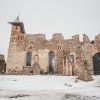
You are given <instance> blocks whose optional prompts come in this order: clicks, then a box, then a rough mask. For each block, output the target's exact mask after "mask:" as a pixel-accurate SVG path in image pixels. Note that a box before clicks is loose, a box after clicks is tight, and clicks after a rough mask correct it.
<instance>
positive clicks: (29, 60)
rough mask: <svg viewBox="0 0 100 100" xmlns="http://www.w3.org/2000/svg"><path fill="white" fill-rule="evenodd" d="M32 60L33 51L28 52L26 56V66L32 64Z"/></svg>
mask: <svg viewBox="0 0 100 100" xmlns="http://www.w3.org/2000/svg"><path fill="white" fill-rule="evenodd" d="M31 61H32V53H31V52H28V53H27V58H26V66H31Z"/></svg>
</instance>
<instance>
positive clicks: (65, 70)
mask: <svg viewBox="0 0 100 100" xmlns="http://www.w3.org/2000/svg"><path fill="white" fill-rule="evenodd" d="M9 23H10V24H11V25H12V29H11V38H10V44H9V50H8V59H7V73H8V74H59V75H79V76H82V75H88V74H90V75H91V74H100V35H98V36H96V37H95V40H94V41H92V42H91V41H90V40H89V38H88V36H87V35H86V34H84V35H83V42H81V41H80V40H79V36H78V35H75V36H72V38H71V39H64V37H63V35H62V34H61V33H54V34H53V36H52V38H51V39H50V40H47V39H46V38H45V35H44V34H26V33H25V29H24V24H23V22H20V20H19V17H17V18H16V20H15V21H13V22H9ZM80 73H83V74H80ZM85 73H87V74H85Z"/></svg>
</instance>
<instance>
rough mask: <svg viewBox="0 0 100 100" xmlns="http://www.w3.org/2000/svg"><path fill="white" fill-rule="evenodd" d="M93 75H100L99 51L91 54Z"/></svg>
mask: <svg viewBox="0 0 100 100" xmlns="http://www.w3.org/2000/svg"><path fill="white" fill-rule="evenodd" d="M93 67H94V75H100V52H98V53H96V54H95V55H94V56H93Z"/></svg>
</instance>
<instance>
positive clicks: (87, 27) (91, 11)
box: [0, 0, 100, 55]
mask: <svg viewBox="0 0 100 100" xmlns="http://www.w3.org/2000/svg"><path fill="white" fill-rule="evenodd" d="M18 12H20V19H21V20H22V21H23V22H24V25H25V30H26V33H28V34H30V33H31V34H33V33H44V34H46V37H47V38H51V36H52V34H53V33H55V32H60V33H63V36H64V37H65V38H70V37H71V36H72V35H75V34H80V35H82V34H83V33H87V35H88V36H89V37H90V38H91V39H94V36H95V35H97V34H98V33H99V32H100V0H0V53H3V54H5V55H7V52H8V45H9V39H10V31H11V26H10V25H9V24H7V23H6V22H8V21H12V20H14V19H15V18H16V16H17V15H18Z"/></svg>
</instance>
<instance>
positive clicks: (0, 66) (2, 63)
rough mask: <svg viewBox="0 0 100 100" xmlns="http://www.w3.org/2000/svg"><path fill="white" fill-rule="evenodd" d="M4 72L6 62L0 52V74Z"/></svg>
mask: <svg viewBox="0 0 100 100" xmlns="http://www.w3.org/2000/svg"><path fill="white" fill-rule="evenodd" d="M5 72H6V62H5V58H4V55H1V54H0V74H4V73H5Z"/></svg>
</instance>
